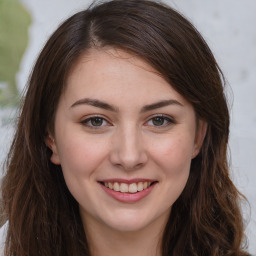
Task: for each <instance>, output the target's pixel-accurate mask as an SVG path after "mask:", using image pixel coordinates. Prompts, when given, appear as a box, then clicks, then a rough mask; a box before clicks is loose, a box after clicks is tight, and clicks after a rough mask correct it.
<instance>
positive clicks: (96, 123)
mask: <svg viewBox="0 0 256 256" xmlns="http://www.w3.org/2000/svg"><path fill="white" fill-rule="evenodd" d="M91 122H92V125H93V126H101V125H102V123H103V120H102V118H100V117H95V118H93V119H92V120H91Z"/></svg>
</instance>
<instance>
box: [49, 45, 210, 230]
mask: <svg viewBox="0 0 256 256" xmlns="http://www.w3.org/2000/svg"><path fill="white" fill-rule="evenodd" d="M204 132H205V125H204V124H203V122H199V123H198V125H197V122H196V118H195V112H194V109H193V107H192V106H191V105H190V104H189V102H187V101H186V100H185V99H184V98H183V97H182V96H181V95H180V94H178V93H177V92H176V91H175V90H174V89H173V88H172V87H171V86H170V84H168V83H167V82H166V81H165V80H164V79H163V78H162V77H161V76H159V75H158V74H157V73H156V71H155V70H154V69H153V68H152V67H150V66H149V65H148V64H147V63H145V62H144V61H142V60H141V59H138V58H136V57H134V56H132V55H130V54H128V53H125V52H123V51H120V50H119V51H117V50H114V49H108V50H106V51H103V50H102V51H97V50H91V51H90V52H89V53H87V54H86V55H84V56H83V58H80V60H79V61H78V63H77V64H76V65H75V67H74V68H73V69H72V72H71V74H70V75H69V78H68V80H67V87H66V89H65V91H64V93H63V94H62V96H61V98H60V102H59V105H58V108H57V112H56V119H55V135H54V140H52V139H53V138H51V137H52V136H51V135H50V137H49V139H48V145H49V147H50V148H51V149H52V151H53V154H52V157H51V161H52V162H53V163H55V164H60V165H61V167H62V170H63V174H64V178H65V181H66V184H67V186H68V188H69V190H70V192H71V194H72V195H73V196H74V198H75V199H76V200H77V202H78V203H79V206H80V213H81V217H82V220H83V221H84V223H87V222H95V223H97V225H98V226H102V227H103V226H104V227H108V228H111V229H114V230H118V231H136V230H140V229H142V228H145V227H149V226H150V225H153V224H154V223H157V222H159V223H161V222H162V223H165V221H166V220H167V218H168V216H169V214H170V211H171V207H172V205H173V203H174V202H175V201H176V200H177V198H178V197H179V196H180V194H181V192H182V190H183V189H184V187H185V184H186V182H187V179H188V176H189V171H190V163H191V159H192V158H193V157H195V156H196V154H197V153H198V151H199V148H200V145H201V143H202V140H203V137H204Z"/></svg>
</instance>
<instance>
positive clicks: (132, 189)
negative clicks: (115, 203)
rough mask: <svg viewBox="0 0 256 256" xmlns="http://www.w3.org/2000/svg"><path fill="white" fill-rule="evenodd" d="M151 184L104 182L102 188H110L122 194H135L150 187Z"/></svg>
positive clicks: (146, 182) (145, 182)
mask: <svg viewBox="0 0 256 256" xmlns="http://www.w3.org/2000/svg"><path fill="white" fill-rule="evenodd" d="M151 183H152V182H148V181H144V182H138V183H131V184H127V183H118V182H114V183H111V182H104V186H105V187H107V188H110V189H112V190H115V191H117V192H122V193H128V192H129V193H137V192H138V191H142V190H144V189H146V188H148V187H149V186H150V185H151Z"/></svg>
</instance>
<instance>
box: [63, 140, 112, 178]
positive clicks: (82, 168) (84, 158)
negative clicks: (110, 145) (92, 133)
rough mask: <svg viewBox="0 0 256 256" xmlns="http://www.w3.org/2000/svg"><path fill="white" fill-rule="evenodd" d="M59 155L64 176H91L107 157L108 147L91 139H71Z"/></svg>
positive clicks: (66, 142)
mask: <svg viewBox="0 0 256 256" xmlns="http://www.w3.org/2000/svg"><path fill="white" fill-rule="evenodd" d="M59 148H60V150H59V155H60V161H61V166H62V170H63V173H64V175H66V176H68V177H72V176H73V177H77V179H80V178H82V176H91V175H92V174H93V172H94V170H95V169H96V168H97V167H98V166H99V165H100V164H101V162H102V161H103V160H104V159H105V157H106V152H107V145H105V144H104V145H102V143H101V144H100V145H99V143H97V140H93V141H91V140H90V138H81V137H80V138H75V137H73V138H70V139H68V138H67V139H66V140H65V142H64V143H63V144H62V145H60V147H59Z"/></svg>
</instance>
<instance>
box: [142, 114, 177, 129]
mask: <svg viewBox="0 0 256 256" xmlns="http://www.w3.org/2000/svg"><path fill="white" fill-rule="evenodd" d="M171 124H175V121H174V120H173V119H172V118H171V117H168V116H164V115H157V116H154V117H152V118H151V119H149V120H148V121H147V123H146V125H148V126H152V127H159V128H161V127H166V126H169V125H171Z"/></svg>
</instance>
